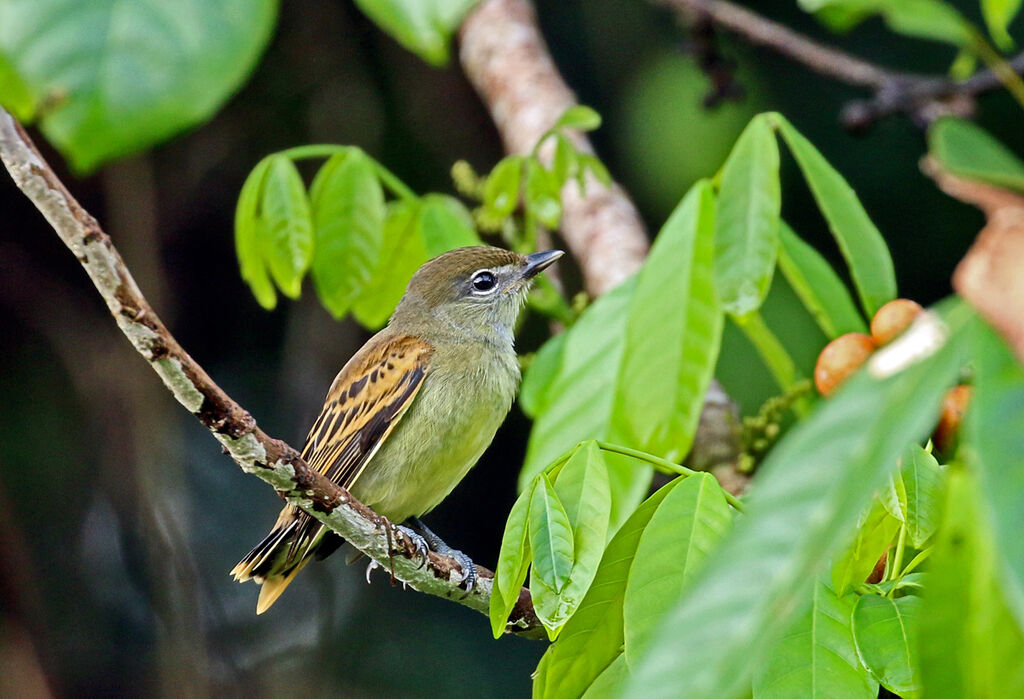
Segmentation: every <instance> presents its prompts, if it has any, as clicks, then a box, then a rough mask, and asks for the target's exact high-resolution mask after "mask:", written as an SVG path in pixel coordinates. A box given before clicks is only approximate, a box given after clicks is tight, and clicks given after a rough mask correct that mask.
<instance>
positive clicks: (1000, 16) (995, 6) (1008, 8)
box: [981, 0, 1021, 50]
mask: <svg viewBox="0 0 1024 699" xmlns="http://www.w3.org/2000/svg"><path fill="white" fill-rule="evenodd" d="M1020 8H1021V0H981V14H982V15H983V16H984V17H985V24H987V25H988V31H989V33H990V34H991V35H992V38H993V39H995V41H996V43H997V44H998V45H999V46H1000V48H1002V49H1004V50H1007V49H1012V48H1013V38H1012V37H1011V36H1010V34H1009V32H1008V31H1007V29H1008V28H1009V26H1010V23H1011V22H1012V21H1013V18H1014V17H1016V16H1017V13H1019V12H1020Z"/></svg>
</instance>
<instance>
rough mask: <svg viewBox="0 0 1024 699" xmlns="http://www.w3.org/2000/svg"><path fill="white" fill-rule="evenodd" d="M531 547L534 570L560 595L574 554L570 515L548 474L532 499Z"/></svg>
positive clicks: (570, 568) (534, 492) (542, 478)
mask: <svg viewBox="0 0 1024 699" xmlns="http://www.w3.org/2000/svg"><path fill="white" fill-rule="evenodd" d="M530 549H531V550H532V551H533V568H534V571H535V572H536V573H537V575H538V576H539V578H540V580H541V582H543V583H544V584H545V585H546V586H547V587H549V588H550V589H551V590H553V591H554V592H555V594H558V592H560V591H561V590H562V588H563V587H565V584H566V583H567V582H568V581H569V574H570V573H571V572H572V564H573V560H574V558H575V556H574V551H573V535H572V526H571V525H570V524H569V516H568V515H567V514H566V513H565V508H564V507H563V506H562V503H561V501H560V500H559V499H558V493H556V492H555V488H554V486H553V485H551V481H550V480H548V477H547V474H544V475H542V476H541V477H540V480H539V481H538V482H537V486H536V487H535V488H534V490H533V496H532V497H531V498H530Z"/></svg>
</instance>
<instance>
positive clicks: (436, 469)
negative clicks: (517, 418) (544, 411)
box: [352, 346, 519, 522]
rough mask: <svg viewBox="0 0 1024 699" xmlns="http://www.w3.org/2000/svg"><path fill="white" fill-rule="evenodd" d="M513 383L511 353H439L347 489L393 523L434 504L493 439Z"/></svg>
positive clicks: (515, 369) (485, 348) (477, 350)
mask: <svg viewBox="0 0 1024 699" xmlns="http://www.w3.org/2000/svg"><path fill="white" fill-rule="evenodd" d="M435 357H436V355H435ZM518 383H519V369H518V366H517V363H516V359H515V354H514V353H512V352H501V351H497V350H495V349H494V348H492V347H489V346H482V347H473V348H471V347H466V348H464V349H463V351H460V352H459V354H458V355H457V356H455V357H452V358H450V359H449V361H445V360H444V359H443V358H442V359H441V360H440V361H439V362H437V364H436V365H433V366H431V368H430V371H429V372H428V374H427V376H426V377H425V378H424V381H423V387H422V389H420V392H419V394H418V395H417V396H416V398H415V400H414V401H413V403H412V405H411V406H410V407H409V412H408V413H407V414H406V415H405V416H404V417H403V418H402V419H401V421H400V422H399V423H398V425H397V426H396V427H395V429H394V431H393V432H392V433H391V434H390V435H389V436H388V438H387V439H386V440H385V442H384V444H383V445H382V446H381V448H380V450H379V451H378V452H377V454H376V455H375V456H374V457H373V459H372V460H371V462H370V463H369V464H368V465H367V467H366V470H365V471H364V472H363V473H362V475H361V476H360V477H359V479H358V480H357V481H356V483H355V484H354V486H353V487H352V494H353V495H355V496H356V497H357V498H359V499H360V500H362V501H363V502H365V503H366V504H367V505H369V506H371V507H372V508H373V509H374V510H376V511H377V512H379V513H380V514H382V515H384V516H385V517H387V518H388V519H390V520H392V521H393V522H402V521H404V520H405V519H407V518H409V517H413V516H417V517H418V516H420V515H422V514H424V513H426V512H429V511H430V510H432V509H433V508H434V507H436V506H437V504H438V503H440V502H441V501H442V500H443V499H444V498H445V497H446V496H447V495H448V493H450V492H451V491H452V489H453V488H455V486H456V485H458V483H459V481H461V480H462V479H463V477H465V475H466V473H467V472H468V471H469V469H470V468H472V466H473V465H474V464H475V463H476V462H477V460H478V459H479V458H480V455H481V454H483V452H484V450H485V449H486V448H487V446H488V445H489V444H490V443H491V440H492V439H493V438H494V433H495V432H496V431H497V429H498V427H499V426H500V425H501V423H502V422H503V421H504V419H505V415H506V414H507V413H508V410H509V407H510V406H511V404H512V399H513V397H514V396H515V391H516V388H517V387H518Z"/></svg>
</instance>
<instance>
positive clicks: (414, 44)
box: [356, 0, 476, 66]
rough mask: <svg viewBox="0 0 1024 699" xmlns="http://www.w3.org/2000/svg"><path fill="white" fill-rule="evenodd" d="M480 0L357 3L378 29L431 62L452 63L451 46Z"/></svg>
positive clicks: (371, 0)
mask: <svg viewBox="0 0 1024 699" xmlns="http://www.w3.org/2000/svg"><path fill="white" fill-rule="evenodd" d="M475 4H476V0H356V5H358V6H359V9H360V10H362V11H363V12H364V13H365V14H366V16H367V17H369V18H370V19H372V20H373V21H374V22H375V23H376V24H377V26H379V27H380V28H381V29H383V30H384V31H385V32H387V33H388V34H390V35H391V37H392V38H394V39H395V41H397V42H398V43H400V44H401V45H402V46H404V47H405V48H407V49H408V50H410V51H412V52H413V53H415V54H416V55H417V56H419V57H420V58H422V59H423V60H424V61H426V62H427V63H430V64H431V65H434V66H443V65H445V64H447V63H448V44H449V42H450V41H451V38H452V35H453V34H454V33H455V30H456V29H458V27H459V24H460V23H461V22H462V17H463V16H464V15H465V14H466V12H467V11H468V10H469V8H471V7H472V6H473V5H475Z"/></svg>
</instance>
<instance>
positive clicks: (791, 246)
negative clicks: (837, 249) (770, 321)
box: [779, 221, 867, 339]
mask: <svg viewBox="0 0 1024 699" xmlns="http://www.w3.org/2000/svg"><path fill="white" fill-rule="evenodd" d="M779 243H780V246H779V269H780V270H782V274H783V275H784V276H785V277H786V281H788V282H789V285H790V286H791V287H792V288H793V291H794V292H796V295H797V296H798V297H799V298H800V301H801V302H802V303H803V304H804V308H806V309H807V310H808V312H809V313H810V314H811V316H812V317H813V318H814V320H815V322H817V324H818V327H820V328H821V330H822V332H824V333H825V335H826V337H828V338H829V339H835V338H837V337H839V336H840V335H844V334H846V333H854V332H857V333H864V332H867V326H866V325H865V323H864V318H863V317H862V316H861V314H860V312H859V311H858V310H857V307H856V306H855V305H854V303H853V299H852V298H850V292H849V291H847V290H846V285H845V284H843V282H842V281H841V280H840V279H839V276H838V275H837V274H836V273H835V272H834V271H833V270H832V266H831V265H830V264H829V263H828V262H826V261H825V258H823V257H822V256H821V255H819V254H818V251H817V250H815V249H814V248H813V247H811V246H810V245H808V244H807V243H805V242H804V241H803V240H802V239H801V238H800V236H798V235H797V234H796V233H794V232H793V229H792V228H790V227H789V225H787V224H786V222H785V221H783V222H782V224H781V226H780V228H779Z"/></svg>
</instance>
